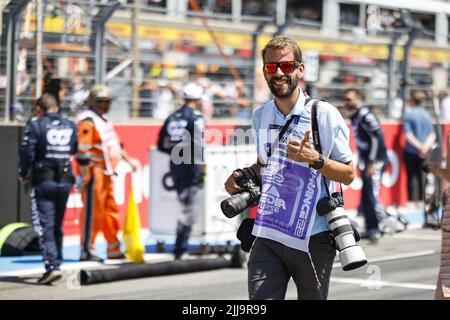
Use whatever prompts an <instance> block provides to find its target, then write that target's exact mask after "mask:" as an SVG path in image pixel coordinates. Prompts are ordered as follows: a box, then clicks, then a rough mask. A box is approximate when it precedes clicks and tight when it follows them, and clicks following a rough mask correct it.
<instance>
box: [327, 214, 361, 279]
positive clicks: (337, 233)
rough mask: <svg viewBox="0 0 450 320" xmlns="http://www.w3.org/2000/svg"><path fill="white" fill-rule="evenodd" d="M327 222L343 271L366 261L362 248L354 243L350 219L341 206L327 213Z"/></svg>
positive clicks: (355, 267) (357, 266)
mask: <svg viewBox="0 0 450 320" xmlns="http://www.w3.org/2000/svg"><path fill="white" fill-rule="evenodd" d="M327 220H328V224H329V225H330V229H331V232H332V233H333V235H334V239H335V241H336V245H337V247H338V250H339V260H340V261H341V265H342V269H343V270H344V271H349V270H354V269H357V268H359V267H362V266H363V265H365V264H366V263H367V258H366V255H365V253H364V251H363V249H362V248H361V247H360V246H359V245H357V244H356V240H355V234H354V232H353V228H352V225H351V224H350V220H349V219H348V217H347V215H346V214H345V210H344V208H342V207H337V208H336V209H335V210H333V211H331V212H329V213H328V214H327Z"/></svg>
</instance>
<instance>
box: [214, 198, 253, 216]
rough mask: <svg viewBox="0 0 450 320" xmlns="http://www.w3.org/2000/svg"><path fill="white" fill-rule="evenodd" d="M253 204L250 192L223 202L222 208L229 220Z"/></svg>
mask: <svg viewBox="0 0 450 320" xmlns="http://www.w3.org/2000/svg"><path fill="white" fill-rule="evenodd" d="M251 203H252V199H251V195H250V193H249V192H246V191H244V192H241V193H238V194H235V195H232V196H231V197H229V198H227V199H225V200H223V201H222V202H221V203H220V208H221V209H222V212H223V214H224V215H225V216H226V217H227V218H234V217H235V216H237V215H238V214H240V213H241V212H242V211H244V210H245V209H246V208H248V207H249V206H250V205H251Z"/></svg>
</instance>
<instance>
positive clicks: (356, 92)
mask: <svg viewBox="0 0 450 320" xmlns="http://www.w3.org/2000/svg"><path fill="white" fill-rule="evenodd" d="M350 92H353V93H354V94H355V96H357V97H358V98H360V99H361V100H364V94H363V93H362V92H361V91H360V90H358V89H353V88H350V89H347V90H345V92H344V95H347V94H348V93H350Z"/></svg>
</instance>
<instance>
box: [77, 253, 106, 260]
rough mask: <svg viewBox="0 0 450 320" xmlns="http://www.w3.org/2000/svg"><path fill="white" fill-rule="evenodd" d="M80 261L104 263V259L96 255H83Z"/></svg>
mask: <svg viewBox="0 0 450 320" xmlns="http://www.w3.org/2000/svg"><path fill="white" fill-rule="evenodd" d="M80 261H95V262H103V259H102V258H100V257H99V256H96V255H95V254H91V253H87V254H86V253H82V254H81V255H80Z"/></svg>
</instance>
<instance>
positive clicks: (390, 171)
mask: <svg viewBox="0 0 450 320" xmlns="http://www.w3.org/2000/svg"><path fill="white" fill-rule="evenodd" d="M159 128H160V125H117V126H116V130H117V133H118V134H119V137H120V138H121V140H122V142H123V144H124V146H125V149H126V150H127V152H128V153H129V155H130V157H131V158H132V159H133V161H134V162H135V163H136V164H137V165H138V169H137V172H136V173H134V174H131V172H130V170H129V168H128V167H127V166H119V168H118V177H117V179H116V181H115V187H114V194H115V196H116V201H117V204H118V206H119V210H120V214H121V218H120V221H121V227H122V223H123V221H124V215H125V213H126V208H127V206H126V204H127V199H128V197H129V190H130V184H131V183H133V189H134V192H135V199H136V202H137V203H138V204H139V211H140V216H141V223H142V228H147V227H148V199H149V189H150V177H149V165H151V164H150V163H149V149H150V148H151V147H153V146H155V145H156V142H157V138H158V133H159ZM382 128H383V132H384V136H385V142H386V146H387V148H388V153H389V165H388V167H387V170H386V172H385V174H384V176H383V187H382V189H381V200H382V202H383V204H384V205H385V206H387V205H391V204H398V205H402V204H405V203H406V202H407V177H406V169H405V165H404V161H403V151H402V148H403V146H404V143H405V138H404V134H403V127H402V125H401V124H399V123H389V124H383V125H382ZM207 129H208V130H207V133H206V135H205V136H206V142H207V143H209V144H227V143H228V141H229V139H230V136H232V134H233V132H234V129H235V125H233V124H229V125H214V126H208V127H207ZM449 131H450V125H447V126H446V128H445V135H444V137H446V133H447V132H449ZM351 147H352V150H355V140H354V138H353V136H351ZM354 162H355V166H357V163H358V159H357V154H356V153H355V156H354ZM344 190H345V191H344V193H345V201H346V208H347V209H356V208H357V207H358V205H359V201H360V194H361V179H360V178H359V174H358V172H357V177H356V178H355V180H354V181H353V183H352V184H351V185H350V186H349V187H345V188H344ZM81 210H83V208H82V206H81V201H80V197H79V194H77V193H76V192H74V193H72V194H71V198H70V199H69V202H68V209H67V212H66V217H65V222H64V234H65V235H75V234H79V225H78V221H79V214H80V212H81Z"/></svg>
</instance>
